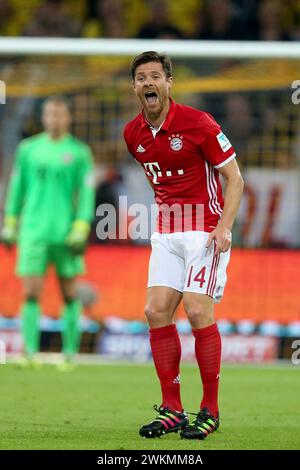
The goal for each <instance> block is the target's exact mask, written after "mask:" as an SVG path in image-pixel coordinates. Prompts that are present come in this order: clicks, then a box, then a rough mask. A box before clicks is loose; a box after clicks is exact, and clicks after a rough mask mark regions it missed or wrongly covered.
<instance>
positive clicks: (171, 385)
mask: <svg viewBox="0 0 300 470" xmlns="http://www.w3.org/2000/svg"><path fill="white" fill-rule="evenodd" d="M183 272H184V266H183V260H182V259H180V258H179V257H178V256H176V254H174V253H171V252H170V251H169V249H168V242H167V237H164V236H160V235H159V234H156V235H155V236H154V237H152V254H151V258H150V264H149V281H148V291H147V302H146V307H145V315H146V318H147V320H148V323H149V327H150V331H149V336H150V345H151V351H152V356H153V360H154V365H155V368H156V373H157V376H158V378H159V381H160V386H161V392H162V405H161V406H160V407H159V408H157V407H156V408H155V409H156V411H158V412H159V415H158V416H157V418H156V419H155V420H154V421H152V422H151V423H149V424H146V425H145V426H143V427H142V428H141V429H140V435H141V436H143V437H157V436H160V435H162V434H165V433H167V432H172V431H176V430H178V429H181V428H182V427H183V426H184V425H186V424H187V422H188V421H187V417H186V415H185V414H184V413H183V409H182V403H181V397H180V375H179V365H180V358H181V344H180V339H179V336H178V332H177V329H176V325H175V324H174V323H173V318H174V314H175V311H176V309H177V307H178V304H179V302H180V301H181V298H182V292H181V291H182V288H183V279H184V277H183Z"/></svg>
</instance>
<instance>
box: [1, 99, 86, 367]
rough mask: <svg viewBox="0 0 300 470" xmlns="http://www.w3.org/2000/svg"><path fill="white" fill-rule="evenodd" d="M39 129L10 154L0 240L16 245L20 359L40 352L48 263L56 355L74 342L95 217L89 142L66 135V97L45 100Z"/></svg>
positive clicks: (30, 359) (72, 349) (31, 359)
mask: <svg viewBox="0 0 300 470" xmlns="http://www.w3.org/2000/svg"><path fill="white" fill-rule="evenodd" d="M42 123H43V126H44V131H45V132H42V133H40V134H38V135H35V136H33V137H30V138H28V139H25V140H23V141H22V142H21V143H20V145H19V147H18V149H17V153H16V161H15V166H14V170H13V173H12V176H11V180H10V184H9V189H8V194H7V199H6V204H5V218H4V227H3V230H2V241H3V242H4V243H5V244H6V245H7V246H10V245H13V244H14V243H15V242H17V244H18V260H17V274H18V275H19V276H20V277H21V278H22V281H23V285H24V293H25V299H24V303H23V306H22V309H21V313H22V322H21V324H22V334H23V339H24V345H25V353H26V361H25V362H27V363H31V364H34V363H35V361H36V359H35V354H36V353H37V352H38V350H39V339H40V329H39V317H40V306H39V300H40V296H41V292H42V287H43V280H44V276H45V273H46V270H47V266H48V265H49V264H51V263H53V264H54V265H55V268H56V273H57V276H58V279H59V284H60V289H61V293H62V296H63V300H64V308H63V313H62V319H63V331H62V339H63V352H64V355H65V358H66V360H67V361H68V360H70V359H71V358H72V357H73V355H74V354H75V353H76V352H77V351H78V348H79V344H80V329H79V318H80V313H81V305H80V302H79V301H78V299H77V297H76V284H75V280H76V276H77V274H79V273H82V272H83V269H84V263H83V258H82V255H83V252H84V248H85V245H86V241H87V237H88V234H89V231H90V223H91V221H92V219H93V215H94V189H93V163H92V155H91V151H90V149H89V147H88V146H87V145H86V144H85V143H83V142H81V141H80V140H78V139H77V138H75V137H74V136H72V135H71V134H70V133H69V129H70V124H71V114H70V110H69V106H68V103H67V101H66V100H64V98H61V97H50V98H49V99H47V100H46V102H45V103H44V105H43V110H42Z"/></svg>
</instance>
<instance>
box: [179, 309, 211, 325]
mask: <svg viewBox="0 0 300 470" xmlns="http://www.w3.org/2000/svg"><path fill="white" fill-rule="evenodd" d="M184 308H185V312H186V315H187V317H188V319H189V322H190V324H191V325H192V327H193V328H201V327H204V326H206V325H210V324H211V323H213V321H214V319H213V314H212V312H211V311H210V310H208V309H206V308H205V306H204V305H201V304H188V305H185V306H184Z"/></svg>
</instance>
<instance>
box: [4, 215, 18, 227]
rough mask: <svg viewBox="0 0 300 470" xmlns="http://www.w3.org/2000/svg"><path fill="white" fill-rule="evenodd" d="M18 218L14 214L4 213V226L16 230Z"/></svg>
mask: <svg viewBox="0 0 300 470" xmlns="http://www.w3.org/2000/svg"><path fill="white" fill-rule="evenodd" d="M17 225H18V218H17V217H16V216H14V215H6V216H5V217H4V227H9V228H10V229H12V230H13V229H15V230H17Z"/></svg>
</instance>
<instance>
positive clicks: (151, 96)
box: [145, 91, 158, 105]
mask: <svg viewBox="0 0 300 470" xmlns="http://www.w3.org/2000/svg"><path fill="white" fill-rule="evenodd" d="M145 99H146V101H147V103H148V104H150V105H155V104H156V103H157V102H158V96H157V93H156V92H155V91H146V93H145Z"/></svg>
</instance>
